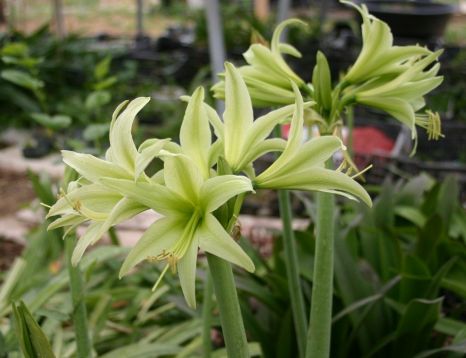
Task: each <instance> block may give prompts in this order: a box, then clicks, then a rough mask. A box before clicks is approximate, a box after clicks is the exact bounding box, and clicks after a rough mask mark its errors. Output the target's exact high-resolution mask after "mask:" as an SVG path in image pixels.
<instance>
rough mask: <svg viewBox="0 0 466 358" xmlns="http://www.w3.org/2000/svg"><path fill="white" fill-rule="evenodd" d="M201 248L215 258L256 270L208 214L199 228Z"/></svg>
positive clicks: (249, 269)
mask: <svg viewBox="0 0 466 358" xmlns="http://www.w3.org/2000/svg"><path fill="white" fill-rule="evenodd" d="M198 235H199V247H200V248H201V249H202V250H204V251H206V252H209V253H211V254H213V255H215V256H218V257H220V258H222V259H224V260H226V261H229V262H231V263H233V264H235V265H238V266H240V267H242V268H244V269H245V270H246V271H249V272H253V271H254V270H255V267H254V263H253V262H252V260H251V259H250V258H249V256H248V255H247V254H246V253H245V252H244V251H243V249H242V248H241V246H239V245H238V244H237V243H236V242H235V240H233V238H232V237H231V236H230V235H229V234H228V233H227V232H226V231H225V229H224V228H223V227H222V225H220V223H219V222H218V221H217V219H216V218H215V217H214V216H213V215H211V214H208V215H206V217H205V218H204V221H203V223H202V225H201V227H200V228H199V233H198Z"/></svg>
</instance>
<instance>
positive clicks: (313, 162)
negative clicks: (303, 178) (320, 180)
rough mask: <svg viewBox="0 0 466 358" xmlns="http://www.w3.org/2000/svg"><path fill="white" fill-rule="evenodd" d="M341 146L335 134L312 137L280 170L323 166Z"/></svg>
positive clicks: (299, 169) (291, 170)
mask: <svg viewBox="0 0 466 358" xmlns="http://www.w3.org/2000/svg"><path fill="white" fill-rule="evenodd" d="M343 148H344V145H343V143H342V141H341V140H340V139H339V138H338V137H336V136H330V135H327V136H321V137H317V138H313V139H311V140H309V141H308V142H306V143H304V144H303V145H302V146H301V148H300V149H299V152H298V153H297V154H296V155H295V156H294V157H293V158H292V159H291V160H290V161H289V162H288V163H286V164H285V165H284V166H283V168H282V170H281V171H282V172H293V171H294V172H298V171H301V170H303V169H306V168H310V167H312V166H323V165H324V163H325V162H326V161H327V160H328V159H330V158H331V157H332V155H333V154H334V153H335V152H336V151H338V150H340V149H343ZM258 179H259V177H258Z"/></svg>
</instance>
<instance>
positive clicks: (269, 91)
mask: <svg viewBox="0 0 466 358" xmlns="http://www.w3.org/2000/svg"><path fill="white" fill-rule="evenodd" d="M288 25H298V26H302V27H306V24H305V23H304V22H302V21H301V20H298V19H289V20H286V21H283V22H282V23H280V24H279V25H278V26H277V28H276V29H275V31H274V33H273V36H272V41H271V46H270V48H268V47H266V46H264V45H263V44H253V45H251V46H250V47H249V49H248V50H247V51H246V52H245V53H244V54H243V57H244V59H245V60H246V62H247V63H248V65H247V66H242V67H240V68H239V71H240V73H241V76H242V77H243V78H244V81H245V82H246V85H247V88H248V91H249V93H250V96H251V98H252V101H253V102H254V105H255V106H258V107H267V106H276V105H285V104H292V103H294V101H295V97H294V93H293V88H292V87H291V84H290V81H293V82H295V83H296V84H297V85H298V86H299V87H300V88H301V87H303V88H304V87H306V84H305V83H304V81H303V80H302V79H301V78H300V77H299V76H298V75H297V74H296V73H295V72H294V71H293V70H292V69H291V68H290V67H289V66H288V64H287V63H286V62H285V60H284V59H283V54H287V55H291V56H294V57H301V54H300V52H299V51H298V50H297V49H296V48H295V47H293V46H291V45H289V44H286V43H281V42H280V36H281V34H282V32H283V30H284V29H285V27H286V26H288ZM306 88H307V87H306ZM212 91H213V92H214V97H215V98H221V99H224V98H225V97H228V95H226V89H225V81H224V80H222V81H220V82H218V83H217V84H215V85H214V86H213V87H212Z"/></svg>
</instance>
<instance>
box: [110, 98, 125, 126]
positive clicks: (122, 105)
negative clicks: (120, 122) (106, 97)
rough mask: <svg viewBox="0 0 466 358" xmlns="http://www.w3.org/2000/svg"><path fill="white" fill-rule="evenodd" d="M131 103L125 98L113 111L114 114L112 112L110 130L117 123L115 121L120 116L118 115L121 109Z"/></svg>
mask: <svg viewBox="0 0 466 358" xmlns="http://www.w3.org/2000/svg"><path fill="white" fill-rule="evenodd" d="M128 103H129V101H128V100H125V101H123V102H121V103H120V104H119V105H118V106H117V108H115V110H114V111H113V114H112V121H111V122H110V131H111V130H112V128H113V126H114V124H115V121H116V119H117V118H118V116H119V115H120V113H121V111H122V110H123V109H124V108H125V107H126V105H127V104H128Z"/></svg>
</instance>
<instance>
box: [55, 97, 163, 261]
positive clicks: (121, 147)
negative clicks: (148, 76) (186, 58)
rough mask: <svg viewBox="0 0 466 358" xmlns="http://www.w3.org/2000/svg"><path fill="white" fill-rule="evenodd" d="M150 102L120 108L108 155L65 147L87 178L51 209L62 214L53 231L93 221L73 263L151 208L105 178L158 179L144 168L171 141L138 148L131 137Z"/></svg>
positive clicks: (67, 158)
mask: <svg viewBox="0 0 466 358" xmlns="http://www.w3.org/2000/svg"><path fill="white" fill-rule="evenodd" d="M148 101H149V98H142V97H141V98H137V99H135V100H133V101H131V102H129V103H128V101H125V102H123V103H122V104H120V105H119V106H118V107H117V109H116V110H115V112H114V113H113V117H112V122H111V125H110V134H109V136H110V148H109V150H108V151H107V153H106V159H100V158H97V157H95V156H93V155H90V154H81V153H75V152H71V151H62V155H63V161H64V162H65V163H66V164H67V165H68V166H69V167H71V168H73V169H74V170H76V171H77V172H78V173H79V175H80V176H81V178H80V179H79V180H78V181H76V182H72V183H70V184H69V185H68V189H67V191H66V193H61V197H60V199H59V200H58V201H57V202H56V203H55V204H54V205H53V206H52V207H51V208H50V210H49V213H48V215H47V217H51V216H56V215H60V216H61V217H60V218H58V219H56V220H55V221H54V222H52V223H51V224H50V225H49V229H50V230H51V229H55V228H58V227H68V228H69V229H68V230H67V231H66V232H69V230H71V229H74V228H75V227H76V226H78V225H79V224H82V223H84V222H86V221H91V224H90V225H89V227H88V229H87V230H86V232H85V234H84V235H83V236H82V237H81V238H80V240H79V241H78V244H77V245H76V248H75V250H74V252H73V257H72V262H73V264H77V262H78V261H79V260H80V259H81V257H82V255H83V253H84V251H85V250H86V248H87V247H88V246H89V245H93V244H95V243H96V242H97V241H98V240H99V239H100V238H101V237H102V236H103V234H104V233H105V232H106V231H108V229H109V228H110V227H112V226H114V225H116V224H118V223H120V222H122V221H124V220H126V219H128V218H130V217H132V216H134V215H136V214H138V213H139V212H141V211H144V210H146V209H147V207H145V206H143V205H141V204H139V203H137V202H134V201H132V200H130V199H128V198H125V197H124V196H123V195H122V194H121V193H119V192H117V191H114V190H109V189H108V188H106V187H105V186H103V185H102V184H101V183H100V182H99V180H100V179H101V178H103V177H112V178H118V179H127V180H133V181H135V180H136V181H143V182H151V181H152V179H151V178H149V177H147V175H146V174H145V173H144V169H145V168H146V167H147V165H148V164H149V163H150V161H152V160H153V159H154V157H155V156H157V155H158V153H159V152H160V150H161V149H163V148H164V147H167V146H168V139H167V140H158V139H152V140H149V141H146V142H145V143H143V144H142V145H141V146H140V147H139V150H137V149H136V146H135V144H134V142H133V139H132V136H131V127H132V124H133V121H134V119H135V117H136V115H137V113H138V112H139V111H140V110H141V109H142V108H143V107H144V106H145V105H146V104H147V102H148ZM168 147H170V146H168ZM170 148H172V147H170Z"/></svg>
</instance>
